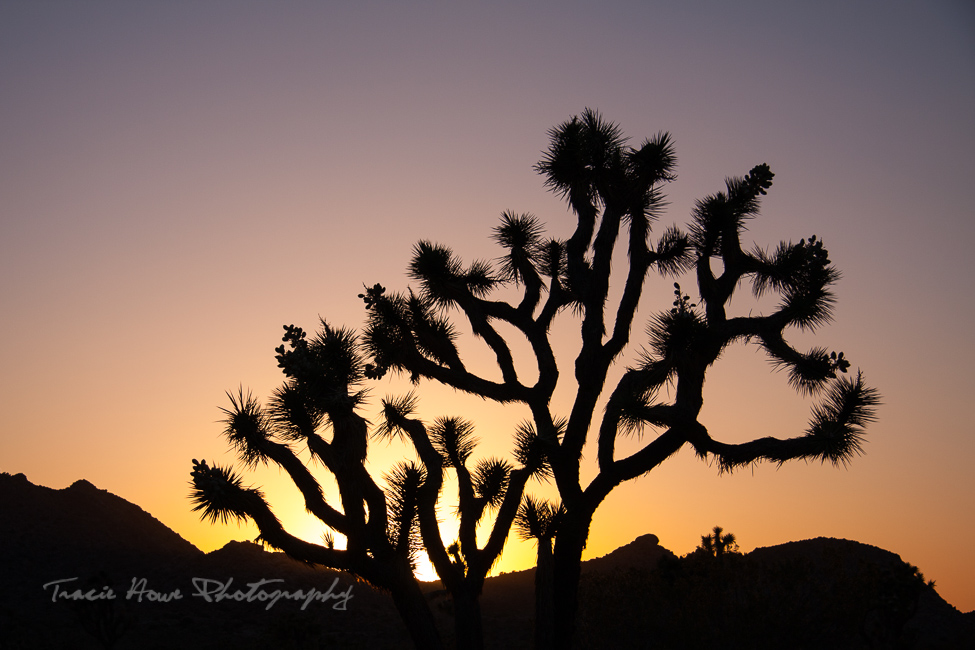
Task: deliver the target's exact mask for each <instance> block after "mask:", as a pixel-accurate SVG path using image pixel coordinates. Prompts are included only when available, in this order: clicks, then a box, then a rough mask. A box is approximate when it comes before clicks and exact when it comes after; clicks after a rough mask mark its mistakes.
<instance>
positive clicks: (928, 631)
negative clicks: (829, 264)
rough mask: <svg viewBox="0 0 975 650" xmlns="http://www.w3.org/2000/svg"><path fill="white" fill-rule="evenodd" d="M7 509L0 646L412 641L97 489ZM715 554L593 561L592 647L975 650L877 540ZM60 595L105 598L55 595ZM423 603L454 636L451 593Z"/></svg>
mask: <svg viewBox="0 0 975 650" xmlns="http://www.w3.org/2000/svg"><path fill="white" fill-rule="evenodd" d="M0 512H2V513H3V517H0V557H2V562H3V565H2V571H3V576H4V580H3V585H4V586H3V588H2V589H0V649H4V650H6V649H14V648H16V649H20V648H25V649H26V648H31V649H37V648H41V649H43V648H66V647H71V648H78V649H79V650H84V649H85V648H93V649H97V648H105V647H114V648H117V649H123V650H124V649H125V648H145V649H151V648H177V647H179V648H204V647H205V648H234V650H247V649H250V648H255V649H257V648H269V647H273V648H281V649H285V650H287V649H290V648H295V649H298V648H300V649H308V648H379V649H383V648H389V649H394V648H395V649H399V648H404V649H405V648H411V647H412V645H411V643H410V641H409V638H408V636H407V634H406V630H405V628H404V627H403V624H402V622H401V620H400V618H399V616H398V615H397V613H396V610H395V608H394V607H393V605H392V602H391V601H390V599H389V598H388V596H387V595H386V594H383V593H381V592H378V591H376V590H373V589H372V588H370V587H369V586H368V585H366V584H364V583H361V582H357V581H356V579H355V578H354V577H353V576H350V575H348V574H344V573H340V572H337V571H332V570H328V569H321V568H314V567H309V566H305V565H303V564H300V563H298V562H295V561H293V560H291V559H289V558H288V557H286V556H284V555H283V554H281V553H269V552H267V551H265V550H263V549H262V548H261V547H260V546H258V545H257V544H252V543H247V542H231V543H229V544H227V545H226V546H224V547H223V548H222V549H219V550H217V551H214V552H212V553H206V554H205V553H203V552H202V551H200V550H199V549H197V548H196V547H195V546H193V545H192V544H191V543H189V542H188V541H186V540H184V539H183V538H182V537H180V536H179V535H178V534H176V533H175V532H173V531H172V530H170V529H169V528H167V527H166V526H165V525H164V524H162V523H161V522H159V521H158V520H156V519H155V518H153V517H152V516H151V515H150V514H149V513H147V512H145V511H144V510H142V509H141V508H139V507H138V506H136V505H134V504H132V503H129V502H128V501H125V500H124V499H122V498H120V497H117V496H115V495H113V494H111V493H109V492H107V491H105V490H99V489H98V488H96V487H95V486H93V485H92V484H91V483H89V482H87V481H84V480H81V481H77V482H76V483H74V484H73V485H71V486H70V487H68V488H65V489H63V490H53V489H50V488H47V487H43V486H38V485H34V484H32V483H30V482H29V481H28V480H27V477H26V476H24V475H23V474H17V475H13V476H12V475H10V474H6V473H4V474H0ZM713 560H716V558H700V557H697V558H695V557H693V556H688V557H686V558H677V557H675V556H674V555H673V553H671V552H670V551H668V550H667V549H665V548H663V547H661V546H660V545H659V541H658V539H657V538H656V536H654V535H644V536H642V537H639V538H637V539H636V540H634V541H633V542H631V543H630V544H627V545H626V546H623V547H621V548H619V549H617V550H615V551H613V552H612V553H610V554H609V555H606V556H604V557H601V558H597V559H594V560H590V561H588V562H586V563H584V565H583V579H582V591H581V610H580V620H579V623H580V638H579V644H580V646H579V647H582V648H675V649H676V648H695V647H702V648H703V647H709V648H713V647H716V646H717V645H718V644H720V645H721V646H723V647H726V648H738V647H740V648H746V647H747V648H763V647H767V648H784V647H790V648H962V647H975V643H973V641H975V612H973V613H969V614H961V613H960V612H958V611H957V610H956V609H955V608H953V607H952V606H951V605H949V604H948V603H946V602H945V601H944V600H943V599H941V597H940V596H938V594H937V592H936V591H935V589H934V588H933V587H929V586H927V585H924V584H923V582H919V581H918V580H916V579H913V578H914V574H913V568H912V567H910V565H907V564H905V563H904V562H903V561H901V559H900V558H899V557H898V556H897V555H895V554H893V553H890V552H888V551H884V550H882V549H879V548H876V547H872V546H867V545H865V544H859V543H857V542H850V541H846V540H836V539H825V538H820V539H815V540H806V541H802V542H791V543H789V544H783V545H780V546H774V547H769V548H761V549H756V550H755V551H753V552H751V553H749V554H747V555H744V556H742V555H734V556H728V557H725V558H722V561H720V562H716V561H713ZM71 578H76V580H71V581H66V582H57V581H60V580H67V579H71ZM194 579H195V580H194ZM262 581H264V582H262ZM533 581H534V573H533V570H527V571H519V572H514V573H508V574H503V575H500V576H496V577H493V578H489V579H488V580H487V583H486V584H485V587H484V593H483V596H482V607H483V614H484V628H485V644H486V647H488V648H529V647H531V642H532V636H531V635H532V619H533V603H534V600H533V585H534V582H533ZM52 583H53V584H52ZM45 584H47V585H48V587H46V588H45V587H44V585H45ZM248 585H250V586H248ZM55 589H58V590H59V593H60V594H64V593H68V594H73V593H77V592H78V591H79V590H80V591H81V593H86V594H89V596H90V597H92V598H93V600H77V601H76V600H70V599H64V598H58V599H57V600H58V602H52V597H54V591H55ZM177 590H178V591H179V596H180V597H179V598H177V597H175V594H176V591H177ZM427 592H428V598H429V599H430V602H431V606H432V609H433V610H434V612H435V615H436V617H437V620H438V624H439V626H440V627H441V629H442V631H443V634H444V638H445V639H447V640H448V642H450V638H451V632H452V629H453V626H452V619H451V616H452V611H451V610H452V607H451V602H450V599H449V597H448V596H446V595H445V594H444V593H443V592H442V591H440V589H439V583H431V584H428V585H427ZM107 593H112V594H114V595H115V598H114V599H111V600H109V599H107V598H104V597H102V598H99V596H104V595H105V594H107ZM204 593H205V594H206V595H207V597H204V596H203V594H204ZM235 593H237V598H238V600H234V599H233V598H232V596H233V595H234V594H235ZM221 594H223V597H222V598H221ZM275 598H276V599H275ZM208 601H209V602H208ZM272 601H273V602H272ZM113 644H114V645H113Z"/></svg>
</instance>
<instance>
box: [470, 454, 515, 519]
mask: <svg viewBox="0 0 975 650" xmlns="http://www.w3.org/2000/svg"><path fill="white" fill-rule="evenodd" d="M511 469H512V468H511V464H510V463H509V462H508V461H506V460H504V459H502V458H485V459H483V460H480V461H478V463H477V466H476V467H475V468H474V475H473V477H472V478H473V483H474V492H475V494H477V496H478V498H480V499H484V500H485V502H486V503H487V505H488V506H490V507H492V508H496V507H497V506H499V505H501V500H502V499H504V492H505V490H506V489H507V487H508V478H509V477H510V476H511Z"/></svg>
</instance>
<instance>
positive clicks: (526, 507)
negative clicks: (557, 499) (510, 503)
mask: <svg viewBox="0 0 975 650" xmlns="http://www.w3.org/2000/svg"><path fill="white" fill-rule="evenodd" d="M562 514H563V509H562V505H561V504H555V503H552V502H550V501H546V500H545V499H541V498H536V497H534V496H532V495H530V494H526V495H525V496H524V498H523V500H522V502H521V505H520V506H519V507H518V514H517V515H515V520H514V529H515V533H516V534H517V535H518V537H520V538H521V539H524V540H529V539H535V540H544V539H551V538H552V537H554V536H555V534H556V533H557V532H558V524H559V520H560V518H561V516H562Z"/></svg>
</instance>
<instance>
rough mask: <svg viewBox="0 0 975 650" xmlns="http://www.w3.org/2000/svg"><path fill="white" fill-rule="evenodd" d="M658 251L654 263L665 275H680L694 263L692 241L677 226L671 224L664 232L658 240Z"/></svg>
mask: <svg viewBox="0 0 975 650" xmlns="http://www.w3.org/2000/svg"><path fill="white" fill-rule="evenodd" d="M656 253H657V259H656V261H655V262H654V263H655V264H656V266H657V268H658V269H659V270H660V272H661V273H663V274H664V275H671V276H676V275H679V274H681V273H683V272H684V271H686V270H688V269H689V268H691V266H692V265H693V264H694V257H693V255H692V254H691V242H690V240H689V239H688V237H687V235H685V234H684V233H683V232H681V230H680V229H679V228H677V226H671V227H669V228H667V229H666V230H665V231H664V232H663V234H662V235H661V236H660V241H659V242H657V251H656Z"/></svg>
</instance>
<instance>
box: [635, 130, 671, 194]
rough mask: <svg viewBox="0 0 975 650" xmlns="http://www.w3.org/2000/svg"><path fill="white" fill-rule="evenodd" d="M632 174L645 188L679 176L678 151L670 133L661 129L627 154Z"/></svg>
mask: <svg viewBox="0 0 975 650" xmlns="http://www.w3.org/2000/svg"><path fill="white" fill-rule="evenodd" d="M627 162H628V167H629V171H630V175H631V176H632V178H633V180H635V181H636V182H637V184H638V185H639V186H641V187H643V188H650V187H652V186H654V185H656V184H657V183H660V182H662V181H672V180H674V179H675V178H677V175H676V174H675V173H674V170H675V169H676V168H677V151H676V149H675V148H674V140H673V138H672V137H671V136H670V134H669V133H666V132H664V131H661V132H659V133H657V134H656V135H655V136H653V137H652V138H648V139H646V140H644V141H643V144H641V145H640V147H639V148H637V149H631V150H630V152H629V155H628V156H627Z"/></svg>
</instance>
